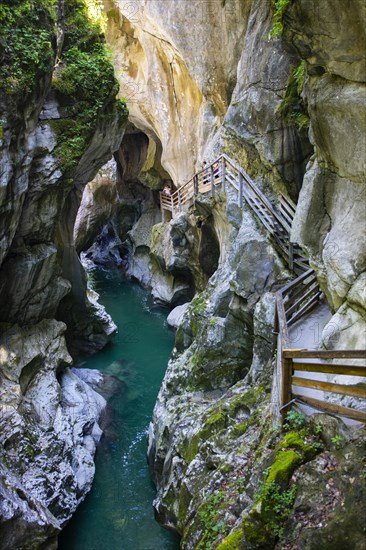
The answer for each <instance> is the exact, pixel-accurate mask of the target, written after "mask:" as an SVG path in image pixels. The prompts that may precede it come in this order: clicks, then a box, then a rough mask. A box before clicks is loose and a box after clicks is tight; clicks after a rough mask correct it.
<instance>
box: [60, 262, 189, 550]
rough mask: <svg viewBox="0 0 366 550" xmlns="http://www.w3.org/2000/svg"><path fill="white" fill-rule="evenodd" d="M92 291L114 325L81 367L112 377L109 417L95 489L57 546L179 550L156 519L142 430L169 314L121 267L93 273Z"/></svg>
mask: <svg viewBox="0 0 366 550" xmlns="http://www.w3.org/2000/svg"><path fill="white" fill-rule="evenodd" d="M92 276H93V279H94V282H93V288H94V289H95V290H96V291H97V292H98V293H99V294H100V302H101V303H102V304H104V305H105V307H106V309H107V311H108V313H110V315H111V316H112V318H113V320H114V321H115V323H116V324H117V326H118V331H119V332H118V334H117V335H116V336H115V337H114V339H113V341H112V342H111V343H110V344H108V345H107V346H106V348H105V349H104V350H102V351H101V352H99V353H97V354H95V355H93V356H91V357H88V358H87V359H85V360H83V361H80V363H79V366H82V367H86V368H91V369H98V370H100V371H101V372H104V373H108V374H111V375H113V376H114V377H115V379H117V380H116V386H117V387H118V390H117V393H115V394H114V395H113V396H112V397H111V398H110V400H109V410H110V418H111V421H110V422H109V425H108V427H107V430H106V436H105V437H104V439H103V440H102V443H101V444H100V446H99V447H98V450H97V453H96V475H95V479H94V483H93V488H92V490H91V492H90V494H89V495H88V496H87V498H86V499H85V501H84V502H83V503H82V504H81V505H80V506H79V508H78V510H77V512H76V513H75V515H74V517H73V518H72V520H71V521H70V523H69V524H68V525H67V527H66V528H65V529H64V530H63V531H62V533H61V535H60V537H59V548H60V549H61V550H177V549H178V548H179V542H178V539H177V537H175V535H174V534H172V533H170V532H168V531H166V530H164V529H162V528H161V527H160V526H159V525H158V524H157V523H156V522H155V520H154V513H153V508H152V501H153V499H154V495H155V489H154V486H153V484H152V482H151V480H150V477H149V472H148V467H147V464H146V430H147V428H148V425H149V422H150V419H151V416H152V411H153V407H154V403H155V400H156V396H157V393H158V391H159V386H160V384H161V381H162V378H163V376H164V372H165V369H166V365H167V362H168V358H169V355H170V352H171V350H172V347H173V343H174V336H173V334H172V332H171V331H170V330H169V329H168V327H167V324H166V315H167V312H166V311H164V310H162V309H159V308H156V307H154V306H153V305H152V304H151V302H150V299H149V295H148V292H147V291H145V290H143V289H142V288H140V287H139V286H138V285H136V284H133V283H131V282H129V281H126V280H125V279H123V278H122V276H121V275H120V274H119V273H118V272H108V273H106V272H102V271H99V270H95V271H93V273H92Z"/></svg>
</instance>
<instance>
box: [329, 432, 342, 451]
mask: <svg viewBox="0 0 366 550" xmlns="http://www.w3.org/2000/svg"><path fill="white" fill-rule="evenodd" d="M331 442H332V443H333V445H334V446H335V448H336V449H337V450H338V451H339V449H341V448H342V447H343V437H342V436H341V435H335V436H334V437H332V438H331Z"/></svg>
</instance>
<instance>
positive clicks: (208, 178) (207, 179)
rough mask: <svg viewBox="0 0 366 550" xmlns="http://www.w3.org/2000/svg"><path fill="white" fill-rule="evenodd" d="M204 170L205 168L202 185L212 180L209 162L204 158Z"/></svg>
mask: <svg viewBox="0 0 366 550" xmlns="http://www.w3.org/2000/svg"><path fill="white" fill-rule="evenodd" d="M202 167H203V168H202V170H203V179H202V185H206V184H207V183H209V181H210V171H209V169H208V164H207V162H206V161H205V160H204V161H203V163H202Z"/></svg>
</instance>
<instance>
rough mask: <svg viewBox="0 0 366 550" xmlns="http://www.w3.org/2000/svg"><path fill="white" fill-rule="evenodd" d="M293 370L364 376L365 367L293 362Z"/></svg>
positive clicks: (365, 374)
mask: <svg viewBox="0 0 366 550" xmlns="http://www.w3.org/2000/svg"><path fill="white" fill-rule="evenodd" d="M294 370H299V371H305V372H326V373H329V374H346V375H349V376H366V367H362V366H357V365H337V364H333V363H303V362H299V363H297V362H294Z"/></svg>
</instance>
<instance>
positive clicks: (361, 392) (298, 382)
mask: <svg viewBox="0 0 366 550" xmlns="http://www.w3.org/2000/svg"><path fill="white" fill-rule="evenodd" d="M286 360H287V359H286ZM292 385H293V386H299V387H301V388H311V389H314V390H322V391H326V392H331V393H339V394H341V395H352V396H353V397H360V398H361V399H366V388H359V387H357V386H347V385H345V384H333V383H331V382H321V381H320V380H311V379H307V378H299V377H298V376H293V377H292Z"/></svg>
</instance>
